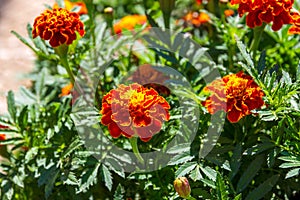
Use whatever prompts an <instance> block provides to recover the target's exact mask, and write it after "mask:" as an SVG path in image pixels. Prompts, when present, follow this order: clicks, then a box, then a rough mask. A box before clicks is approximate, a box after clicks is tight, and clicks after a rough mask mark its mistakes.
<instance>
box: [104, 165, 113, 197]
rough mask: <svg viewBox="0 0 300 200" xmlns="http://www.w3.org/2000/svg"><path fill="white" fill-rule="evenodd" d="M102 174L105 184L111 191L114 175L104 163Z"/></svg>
mask: <svg viewBox="0 0 300 200" xmlns="http://www.w3.org/2000/svg"><path fill="white" fill-rule="evenodd" d="M102 175H103V179H104V180H103V181H104V183H105V186H106V187H107V188H108V189H109V191H111V189H112V185H113V181H112V176H111V173H110V171H109V170H108V169H107V167H106V166H105V165H102Z"/></svg>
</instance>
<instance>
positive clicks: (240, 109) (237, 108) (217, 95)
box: [202, 71, 264, 123]
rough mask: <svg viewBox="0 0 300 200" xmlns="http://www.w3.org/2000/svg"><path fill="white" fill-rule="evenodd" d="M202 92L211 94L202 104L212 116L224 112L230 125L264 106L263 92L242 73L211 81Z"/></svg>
mask: <svg viewBox="0 0 300 200" xmlns="http://www.w3.org/2000/svg"><path fill="white" fill-rule="evenodd" d="M204 92H209V93H210V94H211V95H210V96H209V97H208V98H207V99H206V101H204V102H203V103H202V104H203V105H204V106H205V107H206V108H207V109H208V111H209V112H210V113H211V114H214V113H215V112H217V111H219V110H224V111H226V112H227V119H228V120H229V121H230V122H232V123H235V122H238V121H239V120H240V119H241V118H242V117H244V116H246V115H250V114H251V111H252V110H254V109H258V108H261V107H262V106H263V105H264V101H263V99H262V97H263V96H264V93H263V91H262V90H261V89H260V87H258V85H257V84H256V83H255V82H254V80H253V79H252V77H251V76H249V75H246V74H244V73H243V72H242V71H241V72H239V73H237V74H230V75H227V76H225V77H223V78H222V79H218V80H215V81H213V82H212V83H210V84H209V85H207V86H206V87H205V88H204Z"/></svg>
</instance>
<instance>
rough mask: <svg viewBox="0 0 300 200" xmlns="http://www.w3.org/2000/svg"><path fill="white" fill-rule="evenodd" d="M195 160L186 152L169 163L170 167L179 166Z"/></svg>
mask: <svg viewBox="0 0 300 200" xmlns="http://www.w3.org/2000/svg"><path fill="white" fill-rule="evenodd" d="M193 158H194V156H191V155H190V153H189V152H184V153H182V154H178V155H176V156H174V157H173V158H172V159H171V160H170V161H169V162H168V165H178V164H180V163H184V162H187V161H190V160H192V159H193Z"/></svg>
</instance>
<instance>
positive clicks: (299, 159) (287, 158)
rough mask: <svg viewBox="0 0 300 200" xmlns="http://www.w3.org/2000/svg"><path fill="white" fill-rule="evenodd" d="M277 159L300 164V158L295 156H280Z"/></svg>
mask: <svg viewBox="0 0 300 200" xmlns="http://www.w3.org/2000/svg"><path fill="white" fill-rule="evenodd" d="M278 159H280V160H283V161H288V162H297V163H298V162H299V163H300V158H299V157H295V156H281V157H279V158H278Z"/></svg>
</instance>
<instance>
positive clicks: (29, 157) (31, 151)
mask: <svg viewBox="0 0 300 200" xmlns="http://www.w3.org/2000/svg"><path fill="white" fill-rule="evenodd" d="M38 151H39V149H38V147H32V148H30V149H29V150H28V151H27V152H26V155H25V163H28V162H29V161H31V160H32V159H33V158H34V157H35V156H36V155H37V154H38Z"/></svg>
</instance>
